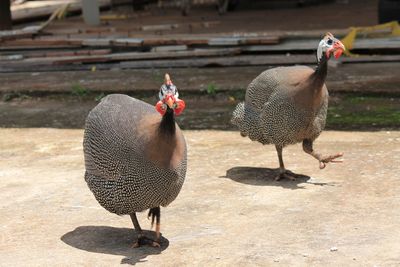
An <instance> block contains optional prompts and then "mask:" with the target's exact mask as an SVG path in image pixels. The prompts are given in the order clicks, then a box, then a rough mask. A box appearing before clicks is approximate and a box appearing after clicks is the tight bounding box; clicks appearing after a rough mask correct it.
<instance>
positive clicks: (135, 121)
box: [83, 74, 186, 247]
mask: <svg viewBox="0 0 400 267" xmlns="http://www.w3.org/2000/svg"><path fill="white" fill-rule="evenodd" d="M178 96H179V95H178V90H177V88H176V87H175V85H173V84H172V82H171V79H170V78H169V75H168V74H166V78H165V84H163V85H162V86H161V89H160V91H159V99H160V101H158V103H157V104H156V106H155V107H154V106H151V105H149V104H147V103H145V102H142V101H140V100H137V99H135V98H132V97H129V96H126V95H122V94H112V95H109V96H107V97H105V98H104V99H103V100H102V101H101V102H100V103H99V104H98V105H97V106H96V107H95V108H94V109H93V110H92V111H91V112H90V113H89V115H88V117H87V119H86V125H85V133H84V140H83V148H84V156H85V167H86V173H85V180H86V182H87V184H88V186H89V188H90V190H91V191H92V193H93V194H94V196H95V198H96V200H97V201H98V202H99V203H100V205H101V206H103V207H104V208H105V209H106V210H108V211H110V212H113V213H116V214H118V215H123V214H129V215H130V217H131V219H132V222H133V225H134V227H135V230H136V231H137V233H138V240H137V242H136V243H135V244H134V246H135V247H136V246H140V245H142V244H148V243H150V244H151V245H152V246H159V238H160V206H164V207H165V206H167V205H168V204H170V203H171V202H172V201H173V200H174V199H175V198H176V197H177V195H178V193H179V191H180V190H181V187H182V185H183V182H184V180H185V175H186V142H185V139H184V137H183V134H182V132H181V130H180V128H179V126H178V125H177V124H176V123H175V115H179V114H180V113H181V112H182V111H183V109H184V108H185V103H184V101H183V100H181V99H179V98H178ZM157 111H158V112H157ZM160 114H161V116H160ZM146 209H150V211H149V215H148V216H149V217H152V225H153V223H154V219H156V239H155V240H151V239H150V238H148V237H145V236H144V235H143V232H142V229H141V227H140V225H139V222H138V220H137V217H136V212H141V211H144V210H146Z"/></svg>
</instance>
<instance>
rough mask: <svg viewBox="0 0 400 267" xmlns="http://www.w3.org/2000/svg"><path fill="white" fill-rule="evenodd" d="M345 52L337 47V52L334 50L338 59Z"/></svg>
mask: <svg viewBox="0 0 400 267" xmlns="http://www.w3.org/2000/svg"><path fill="white" fill-rule="evenodd" d="M342 53H343V50H342V49H337V50H336V51H335V52H333V55H334V56H335V58H336V59H338V58H339V57H340V56H341V55H342Z"/></svg>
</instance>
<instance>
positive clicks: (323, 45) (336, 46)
mask: <svg viewBox="0 0 400 267" xmlns="http://www.w3.org/2000/svg"><path fill="white" fill-rule="evenodd" d="M345 50H346V49H345V47H344V45H343V44H342V42H341V41H340V40H338V39H336V38H335V37H334V36H333V35H332V33H330V32H327V33H326V34H325V36H324V38H322V40H321V41H320V42H319V45H318V49H317V60H318V62H319V61H320V60H321V58H322V55H323V53H325V55H326V58H327V59H329V58H330V57H331V55H332V54H333V56H334V57H335V58H339V57H340V56H341V55H342V53H343V52H344V51H345Z"/></svg>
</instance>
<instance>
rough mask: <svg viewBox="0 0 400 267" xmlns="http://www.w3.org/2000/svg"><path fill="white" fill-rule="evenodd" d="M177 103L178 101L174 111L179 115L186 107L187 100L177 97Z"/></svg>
mask: <svg viewBox="0 0 400 267" xmlns="http://www.w3.org/2000/svg"><path fill="white" fill-rule="evenodd" d="M175 103H176V105H177V107H176V108H175V110H174V111H175V115H176V116H178V115H180V114H181V113H182V111H183V110H184V109H185V107H186V104H185V101H183V100H180V99H177V100H176V102H175Z"/></svg>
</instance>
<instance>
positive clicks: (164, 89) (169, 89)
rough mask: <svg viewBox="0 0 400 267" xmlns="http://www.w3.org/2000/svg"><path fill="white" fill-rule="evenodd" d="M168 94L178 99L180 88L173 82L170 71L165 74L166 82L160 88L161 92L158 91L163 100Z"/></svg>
mask: <svg viewBox="0 0 400 267" xmlns="http://www.w3.org/2000/svg"><path fill="white" fill-rule="evenodd" d="M166 95H172V96H174V98H176V99H178V98H179V93H178V89H177V88H176V86H175V85H174V84H173V83H172V81H171V78H170V77H169V74H168V73H167V74H165V81H164V84H163V85H162V86H161V88H160V92H159V93H158V98H159V99H160V100H163V99H164V98H165V96H166Z"/></svg>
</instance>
